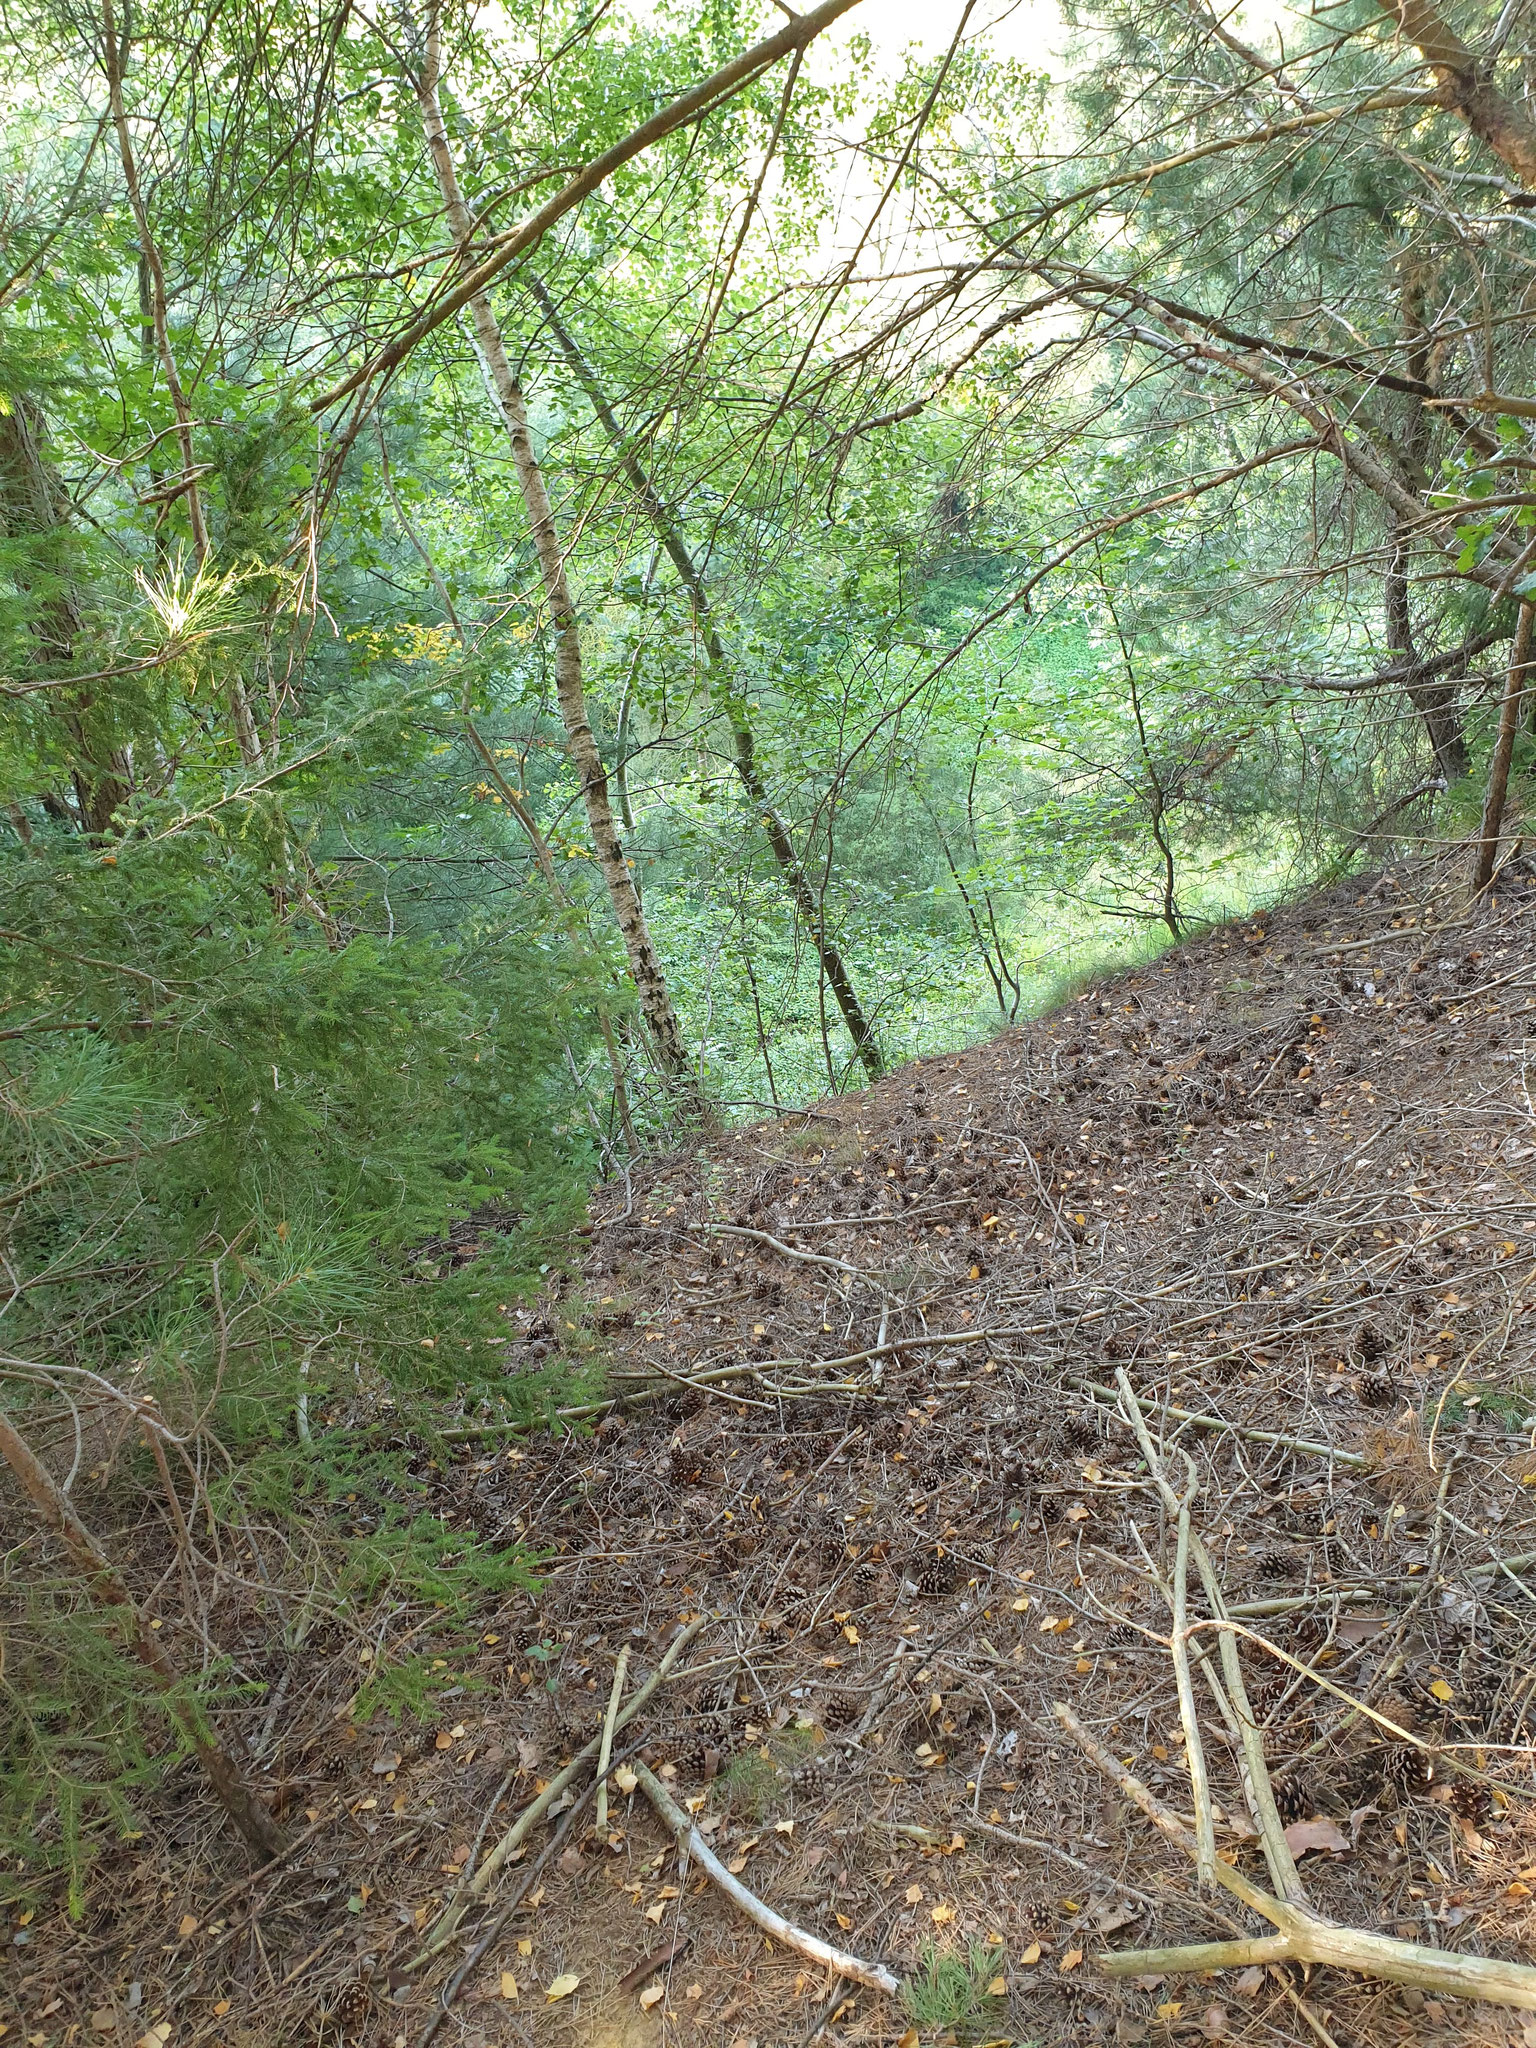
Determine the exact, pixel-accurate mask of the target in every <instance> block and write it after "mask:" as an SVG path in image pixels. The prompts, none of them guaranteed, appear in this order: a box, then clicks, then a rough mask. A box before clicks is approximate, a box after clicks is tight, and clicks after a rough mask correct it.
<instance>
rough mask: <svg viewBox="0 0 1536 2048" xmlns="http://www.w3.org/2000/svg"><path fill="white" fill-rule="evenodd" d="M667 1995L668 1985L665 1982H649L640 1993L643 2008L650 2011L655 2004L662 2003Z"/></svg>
mask: <svg viewBox="0 0 1536 2048" xmlns="http://www.w3.org/2000/svg"><path fill="white" fill-rule="evenodd" d="M666 1995H667V1987H666V1986H665V1984H647V1985H646V1987H645V1989H644V1990H643V1991H642V1992H641V1994H640V2006H641V2010H642V2011H644V2012H649V2011H650V2009H651V2007H652V2006H653V2005H660V2003H661V2001H662V2000H663V1999H664V1998H665V1997H666Z"/></svg>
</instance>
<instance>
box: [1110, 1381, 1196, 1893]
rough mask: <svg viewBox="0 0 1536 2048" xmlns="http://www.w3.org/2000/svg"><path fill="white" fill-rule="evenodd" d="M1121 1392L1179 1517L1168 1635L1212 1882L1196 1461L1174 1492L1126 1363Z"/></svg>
mask: <svg viewBox="0 0 1536 2048" xmlns="http://www.w3.org/2000/svg"><path fill="white" fill-rule="evenodd" d="M1115 1378H1116V1381H1117V1383H1118V1385H1119V1391H1120V1406H1121V1408H1122V1410H1123V1412H1124V1415H1125V1419H1126V1421H1127V1422H1129V1424H1130V1426H1131V1428H1132V1429H1133V1430H1134V1431H1135V1432H1136V1441H1137V1442H1138V1443H1139V1444H1140V1446H1141V1454H1142V1456H1143V1457H1144V1458H1145V1459H1146V1461H1147V1470H1148V1472H1149V1473H1150V1474H1151V1475H1152V1479H1153V1481H1154V1483H1155V1484H1156V1486H1157V1490H1158V1493H1159V1494H1160V1495H1161V1497H1162V1502H1163V1507H1164V1509H1165V1511H1166V1512H1167V1513H1168V1514H1169V1515H1171V1516H1172V1517H1173V1519H1174V1524H1175V1528H1176V1530H1177V1536H1176V1539H1175V1548H1174V1560H1173V1584H1172V1586H1171V1588H1169V1589H1168V1605H1169V1609H1170V1611H1171V1614H1172V1618H1173V1628H1172V1632H1171V1634H1170V1637H1169V1652H1170V1654H1171V1656H1172V1658H1173V1675H1174V1680H1175V1682H1176V1684H1177V1686H1178V1693H1179V1720H1180V1721H1181V1723H1182V1724H1183V1728H1184V1757H1185V1761H1186V1763H1187V1764H1188V1766H1189V1783H1190V1792H1191V1796H1192V1797H1193V1799H1194V1802H1195V1844H1196V1847H1195V1870H1196V1873H1197V1874H1198V1876H1199V1878H1200V1881H1201V1883H1202V1884H1205V1883H1208V1882H1209V1881H1210V1880H1211V1878H1212V1876H1213V1875H1214V1867H1215V1863H1216V1823H1215V1820H1214V1817H1213V1816H1212V1813H1211V1787H1210V1781H1209V1779H1208V1777H1207V1775H1206V1769H1205V1745H1204V1743H1203V1742H1202V1740H1201V1736H1200V1716H1199V1715H1198V1714H1197V1713H1196V1711H1195V1687H1194V1680H1193V1678H1192V1677H1191V1675H1190V1668H1189V1548H1190V1535H1191V1531H1190V1524H1189V1504H1190V1500H1191V1499H1192V1497H1193V1495H1194V1494H1195V1492H1196V1490H1197V1489H1198V1486H1199V1480H1198V1478H1197V1476H1196V1473H1195V1465H1194V1460H1193V1459H1192V1458H1190V1457H1189V1456H1188V1454H1187V1453H1186V1455H1185V1460H1184V1462H1185V1464H1186V1466H1187V1467H1188V1479H1187V1483H1186V1485H1185V1488H1184V1491H1183V1493H1177V1492H1175V1490H1174V1488H1173V1485H1172V1483H1171V1482H1170V1481H1169V1479H1168V1477H1167V1475H1166V1474H1165V1473H1164V1471H1163V1467H1162V1461H1161V1460H1160V1459H1159V1457H1158V1454H1157V1451H1156V1448H1155V1447H1154V1445H1153V1442H1152V1437H1151V1433H1150V1431H1149V1430H1148V1428H1147V1425H1146V1423H1145V1422H1144V1421H1143V1420H1142V1416H1141V1410H1140V1408H1139V1407H1138V1406H1137V1404H1136V1396H1135V1394H1134V1392H1133V1391H1132V1389H1131V1382H1130V1379H1129V1378H1128V1376H1127V1374H1126V1371H1125V1368H1124V1367H1123V1366H1122V1367H1121V1369H1120V1371H1119V1372H1118V1373H1117V1374H1116V1375H1115Z"/></svg>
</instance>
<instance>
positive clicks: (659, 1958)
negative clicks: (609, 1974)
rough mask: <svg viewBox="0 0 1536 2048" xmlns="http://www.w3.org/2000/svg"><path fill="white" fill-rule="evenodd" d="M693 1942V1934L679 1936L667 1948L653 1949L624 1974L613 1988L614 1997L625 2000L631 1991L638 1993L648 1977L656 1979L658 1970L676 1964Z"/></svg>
mask: <svg viewBox="0 0 1536 2048" xmlns="http://www.w3.org/2000/svg"><path fill="white" fill-rule="evenodd" d="M692 1940H693V1936H692V1935H691V1934H679V1935H678V1936H677V1937H676V1939H675V1940H673V1941H670V1942H668V1944H667V1946H666V1947H665V1948H653V1949H652V1950H651V1952H650V1954H649V1955H648V1956H642V1957H641V1958H640V1960H639V1962H638V1963H636V1965H635V1967H634V1968H633V1969H632V1970H626V1971H625V1972H624V1974H623V1976H622V1977H621V1978H620V1979H619V1981H618V1983H617V1984H615V1985H614V1987H613V1989H614V1995H615V1996H616V1997H618V1998H623V1997H625V1996H626V1995H627V1994H628V1993H629V1992H631V1991H638V1990H639V1989H640V1986H641V1985H642V1984H643V1983H644V1982H645V1980H646V1978H647V1977H654V1976H655V1974H656V1972H657V1971H658V1970H664V1969H665V1968H666V1967H667V1965H668V1963H670V1962H674V1961H675V1960H676V1958H677V1957H678V1956H680V1955H681V1954H682V1952H683V1950H684V1949H685V1948H687V1946H688V1944H689V1943H690V1942H691V1941H692Z"/></svg>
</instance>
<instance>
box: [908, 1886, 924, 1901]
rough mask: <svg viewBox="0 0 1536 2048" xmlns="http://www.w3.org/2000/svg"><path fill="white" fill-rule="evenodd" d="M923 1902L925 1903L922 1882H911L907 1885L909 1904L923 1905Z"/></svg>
mask: <svg viewBox="0 0 1536 2048" xmlns="http://www.w3.org/2000/svg"><path fill="white" fill-rule="evenodd" d="M922 1903H923V1888H922V1886H921V1885H920V1884H909V1885H908V1886H907V1904H908V1905H909V1906H920V1905H921V1904H922Z"/></svg>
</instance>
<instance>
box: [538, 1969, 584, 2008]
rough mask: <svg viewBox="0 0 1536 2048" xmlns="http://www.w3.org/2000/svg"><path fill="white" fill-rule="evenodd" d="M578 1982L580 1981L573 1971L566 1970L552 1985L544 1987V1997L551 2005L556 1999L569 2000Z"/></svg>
mask: <svg viewBox="0 0 1536 2048" xmlns="http://www.w3.org/2000/svg"><path fill="white" fill-rule="evenodd" d="M580 1982H581V1979H580V1977H578V1976H577V1974H576V1972H575V1971H574V1970H566V1971H564V1972H563V1973H562V1974H561V1975H560V1976H558V1977H557V1978H556V1979H555V1981H554V1983H553V1984H546V1985H545V1987H544V1996H545V1998H546V1999H547V2000H548V2001H549V2003H550V2004H551V2005H553V2004H554V2002H555V2000H556V1999H557V1998H569V1997H570V1995H571V1993H572V1992H573V1991H574V1990H575V1989H576V1986H577V1985H578V1984H579V1983H580Z"/></svg>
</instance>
